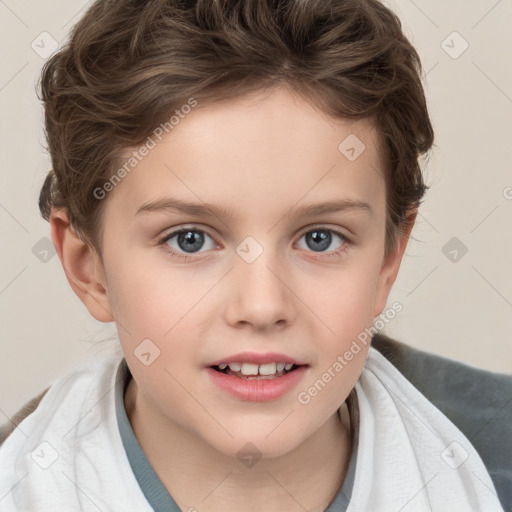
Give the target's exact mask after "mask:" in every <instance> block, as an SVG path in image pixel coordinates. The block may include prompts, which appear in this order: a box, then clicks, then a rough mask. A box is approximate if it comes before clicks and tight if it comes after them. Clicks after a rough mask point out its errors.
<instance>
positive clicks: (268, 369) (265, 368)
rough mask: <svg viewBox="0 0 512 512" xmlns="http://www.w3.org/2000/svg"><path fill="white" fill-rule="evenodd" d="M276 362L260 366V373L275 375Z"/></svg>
mask: <svg viewBox="0 0 512 512" xmlns="http://www.w3.org/2000/svg"><path fill="white" fill-rule="evenodd" d="M276 366H277V365H276V363H267V364H262V365H261V366H260V375H274V373H276Z"/></svg>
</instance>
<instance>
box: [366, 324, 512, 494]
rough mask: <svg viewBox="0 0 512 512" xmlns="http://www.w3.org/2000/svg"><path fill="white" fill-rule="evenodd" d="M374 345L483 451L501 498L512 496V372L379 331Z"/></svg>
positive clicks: (373, 340)
mask: <svg viewBox="0 0 512 512" xmlns="http://www.w3.org/2000/svg"><path fill="white" fill-rule="evenodd" d="M372 346H373V347H374V348H375V349H377V350H378V351H379V352H380V353H381V354H382V355H383V356H384V357H385V358H386V359H388V361H389V362H390V363H391V364H393V366H395V367H396V368H397V369H398V370H399V371H400V373H402V375H404V377H405V378H406V379H407V380H409V381H410V382H411V383H412V384H413V385H414V386H415V387H416V388H417V389H418V390H419V391H420V392H421V393H422V394H423V395H425V396H426V397H427V399H428V400H430V402H432V403H433V404H434V405H435V406H436V407H437V408H438V409H439V410H440V411H441V412H442V413H443V414H444V415H445V416H447V417H448V418H449V419H450V421H451V422H452V423H454V424H455V425H456V426H457V427H458V428H459V430H460V431H462V433H463V434H464V435H465V436H466V437H467V438H468V439H469V441H470V442H471V444H472V445H473V446H474V447H475V449H476V450H477V451H478V453H479V455H480V457H481V458H482V460H483V462H484V464H485V465H486V467H487V470H488V471H489V474H490V475H491V478H492V479H493V482H494V484H495V487H496V490H497V491H498V494H499V496H500V499H501V500H502V502H503V500H505V501H504V502H505V503H508V502H509V501H508V500H510V501H511V502H512V375H507V374H502V373H495V372H491V371H488V370H482V369H479V368H475V367H473V366H470V365H467V364H465V363H462V362H459V361H455V360H452V359H448V358H445V357H442V356H438V355H435V354H431V353H429V352H425V351H422V350H418V349H415V348H413V347H409V346H407V345H406V344H404V343H401V342H399V341H397V340H394V339H392V338H389V337H388V336H385V335H382V334H377V335H375V336H374V337H373V339H372Z"/></svg>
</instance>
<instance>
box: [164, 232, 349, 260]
mask: <svg viewBox="0 0 512 512" xmlns="http://www.w3.org/2000/svg"><path fill="white" fill-rule="evenodd" d="M188 231H194V232H199V233H205V234H206V235H208V236H209V237H210V238H211V239H212V240H213V237H212V236H211V235H209V234H208V233H207V232H206V231H205V230H203V229H198V228H194V227H182V228H180V229H177V230H175V231H172V232H171V233H168V234H167V235H165V236H164V237H163V238H160V239H159V240H158V246H161V247H162V248H163V250H164V251H166V252H168V253H169V254H170V255H171V256H172V257H173V258H176V259H179V260H186V259H187V258H188V257H189V256H194V254H195V253H178V252H176V251H175V250H174V249H172V248H171V247H169V245H167V244H166V242H168V241H169V240H171V239H172V238H174V237H175V236H176V235H179V234H180V233H183V232H185V233H186V232H188ZM313 231H326V232H328V233H334V234H335V235H337V236H339V237H340V239H341V240H342V242H343V244H342V245H341V247H339V248H338V249H336V250H334V251H326V252H318V253H317V254H319V255H320V256H319V257H320V258H321V257H322V255H328V256H338V255H340V254H341V253H342V252H344V251H345V250H346V249H347V247H348V246H350V245H352V242H351V240H350V239H349V238H347V236H346V235H344V234H343V233H341V232H340V231H337V230H336V229H332V228H326V227H324V226H313V227H311V228H309V229H308V230H307V231H304V232H303V233H302V234H301V235H300V237H299V240H300V239H301V238H302V237H303V236H304V235H307V234H308V233H311V232H313ZM309 252H313V253H314V251H309Z"/></svg>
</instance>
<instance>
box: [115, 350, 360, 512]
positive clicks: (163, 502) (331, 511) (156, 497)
mask: <svg viewBox="0 0 512 512" xmlns="http://www.w3.org/2000/svg"><path fill="white" fill-rule="evenodd" d="M131 378H132V377H131V373H130V370H129V368H128V366H127V364H126V359H124V358H123V360H122V362H121V364H120V365H119V370H118V375H117V376H116V390H115V394H116V395H115V402H116V415H117V423H118V426H119V433H120V435H121V439H122V441H123V446H124V449H125V451H126V455H127V457H128V461H129V462H130V466H131V468H132V471H133V474H134V475H135V478H136V479H137V482H138V484H139V487H140V488H141V490H142V492H143V494H144V496H145V497H146V499H147V500H148V503H149V504H150V505H151V507H152V508H153V510H154V511H155V512H180V508H179V507H178V505H177V504H176V502H175V501H174V500H173V498H172V496H171V495H170V494H169V492H168V491H167V489H166V488H165V486H164V484H163V483H162V482H161V480H160V478H158V475H157V474H156V473H155V471H154V469H153V467H152V466H151V463H150V462H149V461H148V459H147V457H146V455H145V454H144V452H143V451H142V448H141V446H140V444H139V442H138V440H137V438H136V437H135V433H134V432H133V429H132V427H131V425H130V421H129V420H128V416H127V415H126V409H125V407H124V395H125V392H126V388H127V386H128V383H129V382H130V379H131ZM347 406H348V408H349V415H350V439H351V442H352V446H351V456H350V461H349V466H348V469H347V475H346V477H345V480H344V482H343V485H342V487H341V489H340V490H339V492H338V493H337V495H336V497H335V498H334V500H333V501H332V502H331V504H330V505H329V507H328V508H327V509H326V512H346V510H347V506H348V504H349V502H350V497H351V495H352V488H353V486H354V477H355V470H356V459H357V446H358V440H359V435H358V433H359V408H358V405H357V395H356V393H355V391H352V392H351V393H350V395H349V397H348V398H347Z"/></svg>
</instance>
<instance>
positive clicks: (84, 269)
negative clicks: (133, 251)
mask: <svg viewBox="0 0 512 512" xmlns="http://www.w3.org/2000/svg"><path fill="white" fill-rule="evenodd" d="M49 220H50V226H51V236H52V240H53V244H54V246H55V250H56V251H57V254H58V256H59V259H60V262H61V264H62V268H63V269H64V273H65V274H66V278H67V280H68V282H69V284H70V285H71V288H73V291H74V292H75V293H76V294H77V296H78V297H79V298H80V300H81V301H82V302H83V303H84V304H85V306H86V307H87V309H88V310H89V312H90V313H91V315H92V316H93V317H94V318H96V320H99V321H100V322H113V321H114V317H113V315H112V312H111V308H110V303H109V298H108V293H107V288H106V281H105V277H104V272H103V265H102V263H101V261H100V258H99V256H98V254H97V252H96V251H94V250H93V249H92V248H91V247H89V246H88V245H87V244H85V243H84V242H83V241H82V239H81V238H80V237H79V236H78V235H77V233H76V232H75V231H74V229H73V228H72V226H71V224H70V222H69V218H68V216H67V213H66V212H65V211H64V210H63V209H54V210H52V213H51V215H50V219H49Z"/></svg>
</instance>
